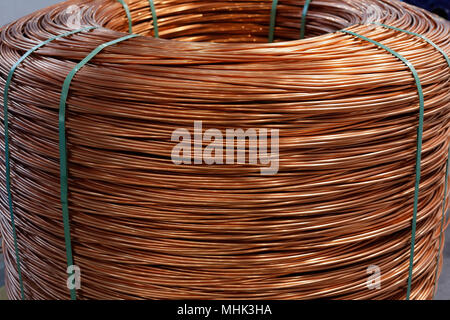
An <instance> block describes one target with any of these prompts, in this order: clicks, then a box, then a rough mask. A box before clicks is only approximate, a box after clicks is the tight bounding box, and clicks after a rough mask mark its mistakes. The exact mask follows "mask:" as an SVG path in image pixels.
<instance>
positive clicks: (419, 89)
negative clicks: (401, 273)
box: [340, 30, 425, 300]
mask: <svg viewBox="0 0 450 320" xmlns="http://www.w3.org/2000/svg"><path fill="white" fill-rule="evenodd" d="M340 32H343V33H347V34H350V35H352V36H355V37H358V38H360V39H363V40H365V41H368V42H370V43H373V44H375V45H377V46H378V47H380V48H382V49H384V50H386V51H387V52H389V53H390V54H392V55H394V56H395V57H396V58H397V59H400V60H401V61H402V62H403V63H404V64H405V65H406V66H407V67H408V68H409V69H410V70H411V72H412V75H413V77H414V80H415V82H416V87H417V93H418V95H419V126H418V128H417V152H416V178H415V186H414V211H413V218H412V228H411V250H410V259H409V272H408V288H407V293H406V299H407V300H409V299H410V297H411V283H412V272H413V263H414V247H415V242H416V225H417V211H418V204H419V186H420V175H421V162H422V139H423V120H424V114H425V100H424V95H423V90H422V85H421V83H420V79H419V75H418V73H417V70H416V68H414V66H413V65H412V64H411V62H409V61H408V60H407V59H406V58H405V57H403V56H402V55H401V54H399V53H398V52H396V51H394V50H392V49H391V48H389V47H387V46H385V45H384V44H381V43H379V42H377V41H375V40H372V39H370V38H367V37H365V36H362V35H360V34H358V33H356V32H352V31H348V30H341V31H340Z"/></svg>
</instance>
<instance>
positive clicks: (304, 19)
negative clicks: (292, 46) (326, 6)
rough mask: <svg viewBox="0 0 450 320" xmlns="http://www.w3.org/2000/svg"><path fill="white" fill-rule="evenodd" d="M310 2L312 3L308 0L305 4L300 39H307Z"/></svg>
mask: <svg viewBox="0 0 450 320" xmlns="http://www.w3.org/2000/svg"><path fill="white" fill-rule="evenodd" d="M310 3H311V0H306V2H305V5H304V6H303V12H302V24H301V27H300V39H305V29H306V15H307V14H308V10H309V5H310Z"/></svg>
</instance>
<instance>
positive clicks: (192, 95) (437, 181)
mask: <svg viewBox="0 0 450 320" xmlns="http://www.w3.org/2000/svg"><path fill="white" fill-rule="evenodd" d="M154 2H155V7H156V12H157V15H158V23H159V34H160V37H161V39H155V38H153V37H152V35H153V29H152V28H153V24H152V21H151V20H150V19H151V13H150V10H149V8H148V1H147V0H132V1H131V0H130V1H127V3H128V4H129V6H130V10H131V14H132V17H133V23H134V29H133V30H134V32H136V33H140V34H142V35H144V36H143V37H138V38H134V39H130V40H128V41H125V42H123V43H120V44H118V45H115V46H111V47H108V48H106V49H105V50H104V51H103V52H101V53H100V54H98V55H97V56H96V57H95V58H94V59H93V60H92V61H91V62H90V63H89V64H88V65H86V66H85V67H84V68H83V69H82V70H81V71H79V73H78V74H77V75H76V77H75V78H74V81H73V82H72V86H71V89H70V96H69V99H68V115H67V134H68V143H69V144H68V145H69V147H68V152H69V169H70V170H69V178H70V180H69V189H70V217H71V230H72V245H73V248H74V259H75V263H76V264H77V265H78V266H80V268H81V271H82V287H81V290H79V291H78V298H80V299H313V298H327V299H404V298H405V296H406V284H407V276H408V264H409V247H410V238H411V219H412V213H413V194H414V172H415V171H414V169H415V168H414V165H415V153H416V132H417V131H416V130H417V129H416V128H417V122H418V110H419V101H418V96H417V89H416V86H415V83H414V80H413V78H412V75H411V73H410V71H409V69H408V68H407V67H406V66H405V65H404V64H403V63H401V62H400V61H399V60H397V59H396V58H395V57H393V56H392V55H390V54H389V53H387V52H386V51H384V50H382V49H379V48H377V47H375V46H374V45H373V44H370V43H367V42H364V41H361V40H358V39H355V38H353V37H351V36H349V35H346V34H343V33H339V32H336V31H337V30H339V29H342V28H348V29H349V30H352V31H354V32H358V33H360V34H362V35H365V36H367V37H369V38H372V39H374V40H376V41H379V42H381V43H383V44H385V45H387V46H389V47H390V48H392V49H393V50H395V51H397V52H399V53H400V54H402V55H403V56H405V57H406V58H407V59H408V60H409V61H411V63H413V65H414V66H415V68H416V69H417V70H418V73H419V76H420V79H421V81H422V84H423V88H424V94H425V126H424V147H423V155H422V156H423V160H422V182H421V188H420V202H419V212H418V224H417V236H416V248H415V260H414V262H415V263H414V278H413V285H412V295H411V297H412V299H430V298H431V297H432V295H433V290H434V289H435V288H434V282H435V268H436V258H437V255H438V253H437V250H438V240H439V231H440V221H441V215H442V201H443V198H444V174H445V162H446V160H447V156H448V154H447V151H448V147H449V138H450V112H449V110H450V93H449V83H450V72H449V69H448V66H447V64H446V61H445V60H444V58H443V57H442V55H441V54H440V53H439V52H438V51H437V50H436V49H434V48H433V47H431V46H430V45H428V44H427V43H425V42H424V41H423V40H421V39H418V38H416V37H414V36H410V35H407V34H402V33H399V32H397V31H393V30H387V29H385V28H383V27H379V26H374V25H371V24H370V23H371V22H374V21H378V22H382V23H385V24H388V25H393V26H397V27H400V28H403V29H407V30H410V31H413V32H417V33H420V34H423V35H424V36H426V37H428V38H430V39H431V40H433V41H434V42H435V43H436V44H437V45H439V46H441V47H442V48H443V49H444V50H445V51H446V52H447V53H450V40H449V39H450V37H449V35H450V23H449V22H448V21H445V20H442V19H439V18H438V17H437V16H434V15H431V14H430V13H427V12H426V11H422V10H420V9H418V8H415V7H412V6H409V5H406V4H404V3H401V2H399V1H391V0H389V1H388V0H352V1H350V0H339V1H337V0H314V1H312V4H311V7H310V10H309V13H308V21H307V29H306V39H304V40H296V39H297V38H298V35H299V28H300V20H301V9H302V6H303V1H301V0H300V1H293V0H282V1H280V2H279V7H278V16H277V23H276V26H277V27H276V32H275V36H276V39H275V40H276V41H275V42H274V43H271V44H268V43H267V35H268V28H269V15H270V8H271V3H272V1H269V0H266V1H253V0H242V1H228V0H225V1H200V0H197V1H196V0H189V1H183V0H155V1H154ZM71 4H77V5H79V6H80V7H81V8H82V17H83V20H82V22H83V24H84V25H100V26H102V27H101V28H99V29H95V30H93V31H90V32H87V33H82V34H77V35H74V36H70V37H68V38H64V39H60V40H57V41H54V42H52V43H50V44H48V45H46V46H45V47H43V48H42V49H39V51H37V52H36V53H35V54H33V55H32V56H30V57H29V58H27V59H26V61H25V62H24V63H23V64H22V65H21V66H20V67H19V68H18V70H17V71H16V73H15V76H14V79H13V82H12V84H11V92H10V101H9V112H10V137H11V141H10V144H11V161H12V191H13V200H14V213H15V215H16V224H17V229H18V240H19V249H20V254H21V260H22V261H23V266H22V270H23V277H24V285H25V295H26V297H27V298H28V299H55V298H56V299H68V298H69V292H68V290H67V288H66V273H65V271H66V257H65V246H64V234H63V225H62V214H61V206H60V200H59V187H60V186H59V151H58V106H59V99H60V92H61V86H62V83H63V81H64V79H65V77H66V76H67V74H68V73H69V72H70V71H71V69H72V68H73V67H74V66H75V64H76V63H77V62H79V61H80V60H81V59H83V58H84V57H85V56H86V55H87V54H88V53H89V52H90V51H92V50H93V49H94V48H95V47H97V46H98V45H100V44H102V43H105V42H107V41H110V40H113V39H116V38H119V37H121V36H123V35H125V34H126V32H127V30H128V29H127V28H128V26H127V20H126V16H125V14H124V11H123V8H122V6H121V5H120V4H119V3H118V2H116V1H113V0H102V1H93V0H74V1H67V2H64V3H61V4H59V5H56V6H53V7H50V8H47V9H43V10H41V11H38V12H36V13H34V14H32V15H29V16H27V17H24V18H22V19H19V20H18V21H16V22H14V23H12V24H10V25H8V26H5V27H4V28H3V30H2V31H1V35H0V36H1V38H0V90H1V91H2V92H3V88H4V85H5V79H6V76H7V74H8V72H9V70H10V68H11V66H12V65H13V63H14V62H16V61H17V60H18V59H19V57H20V56H21V55H22V54H23V53H24V51H25V50H28V49H29V48H31V47H33V46H34V45H36V44H38V43H39V42H41V41H43V40H45V39H47V38H49V37H50V36H51V35H56V34H61V33H63V32H65V31H67V30H68V29H69V28H68V27H67V20H68V16H67V14H66V13H65V10H66V8H67V7H68V6H69V5H71ZM0 99H1V97H0ZM2 103H3V102H2ZM194 120H202V121H203V127H204V129H207V128H217V129H220V130H223V131H225V129H226V128H244V129H245V128H275V129H280V170H279V173H278V174H277V175H274V176H261V175H260V174H259V166H254V165H213V166H207V165H182V166H179V165H175V164H173V163H172V161H171V159H170V155H171V149H172V147H173V146H174V145H175V143H174V142H172V141H171V134H172V132H173V130H175V129H177V128H192V127H193V123H194ZM2 125H3V124H2ZM0 132H1V133H2V134H3V127H1V128H0ZM0 146H1V148H2V152H3V150H4V140H3V135H2V136H1V137H0ZM0 158H1V159H2V160H1V166H2V170H1V172H0V175H1V176H0V180H1V193H0V194H1V201H0V204H1V231H2V236H3V238H4V242H5V247H4V249H5V250H4V251H5V257H6V273H7V290H8V295H9V297H10V298H14V299H18V298H20V290H19V283H18V276H17V271H16V266H15V258H14V247H13V240H12V236H11V226H10V221H9V214H8V205H7V197H6V192H5V187H4V180H5V177H4V156H3V155H2V156H1V157H0ZM447 205H448V204H447ZM440 261H441V262H442V259H440ZM370 265H377V266H379V267H380V268H381V274H382V282H381V288H380V289H379V290H370V289H368V288H367V286H366V281H367V278H368V277H369V275H368V274H367V267H368V266H370Z"/></svg>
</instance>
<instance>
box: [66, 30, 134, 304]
mask: <svg viewBox="0 0 450 320" xmlns="http://www.w3.org/2000/svg"><path fill="white" fill-rule="evenodd" d="M138 36H139V35H137V34H130V35H127V36H125V37H121V38H118V39H116V40H113V41H110V42H107V43H104V44H101V45H99V46H98V47H97V48H95V49H94V50H93V51H92V52H91V53H89V54H88V55H87V56H86V58H84V59H83V60H82V61H81V62H80V63H78V64H77V65H76V66H75V67H74V68H73V69H72V71H70V73H69V74H68V75H67V77H66V79H65V80H64V84H63V86H62V90H61V99H60V103H59V163H60V180H61V205H62V213H63V222H64V238H65V241H66V255H67V266H72V265H73V256H72V240H71V237H70V220H69V200H68V198H69V197H68V193H69V182H68V168H67V141H66V103H67V97H68V95H69V90H70V84H71V83H72V80H73V78H74V77H75V75H76V74H77V72H78V71H79V70H80V69H81V68H83V67H84V66H85V65H86V64H87V63H88V62H89V61H91V59H92V58H94V57H95V56H96V55H97V54H98V53H99V52H100V51H102V50H103V49H105V48H106V47H109V46H112V45H114V44H116V43H119V42H122V41H125V40H128V39H131V38H134V37H138ZM70 297H71V299H72V300H76V297H77V296H76V289H71V290H70Z"/></svg>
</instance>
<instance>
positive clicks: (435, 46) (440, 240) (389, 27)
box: [374, 22, 450, 294]
mask: <svg viewBox="0 0 450 320" xmlns="http://www.w3.org/2000/svg"><path fill="white" fill-rule="evenodd" d="M374 24H376V25H379V26H382V27H385V28H388V29H392V30H396V31H400V32H404V33H407V34H410V35H413V36H416V37H419V38H421V39H422V40H424V41H425V42H427V43H428V44H430V45H432V46H433V47H434V48H435V49H436V50H438V51H439V52H440V53H441V54H442V55H443V56H444V59H445V60H446V61H447V64H448V66H449V68H450V58H449V57H448V55H447V53H446V52H445V51H444V50H442V49H441V48H440V47H439V46H438V45H437V44H435V43H434V42H433V41H431V40H430V39H428V38H427V37H425V36H423V35H421V34H419V33H415V32H412V31H408V30H404V29H400V28H397V27H393V26H388V25H386V24H382V23H379V22H375V23H374ZM449 70H450V69H449ZM448 157H450V148H449V153H448ZM448 167H449V158H447V165H446V169H445V187H444V190H445V193H444V200H443V205H442V218H441V231H440V234H439V249H438V254H437V262H436V273H435V278H434V288H435V290H434V294H436V285H437V276H438V271H439V258H440V252H441V247H442V234H443V231H444V230H443V228H444V221H445V215H446V212H445V204H446V200H447V190H448Z"/></svg>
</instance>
